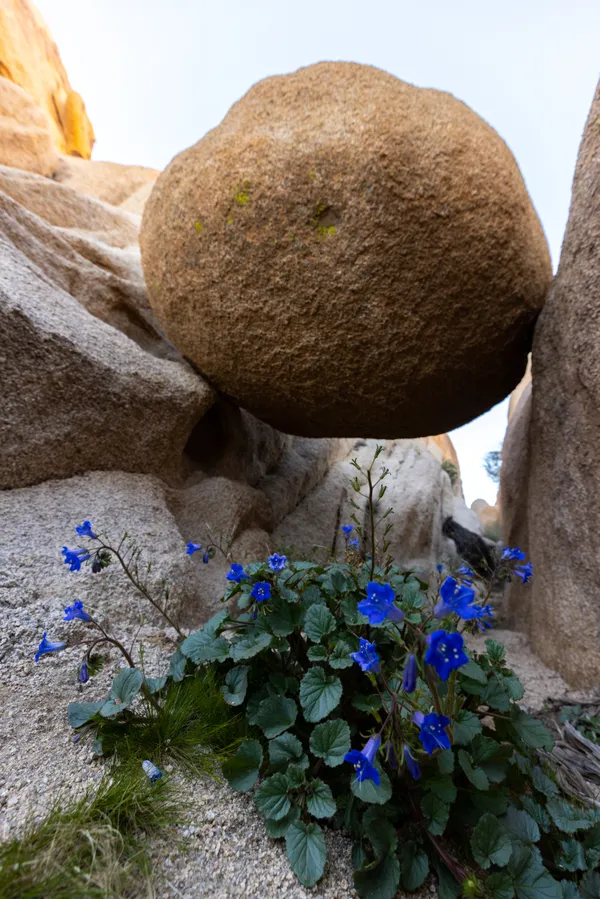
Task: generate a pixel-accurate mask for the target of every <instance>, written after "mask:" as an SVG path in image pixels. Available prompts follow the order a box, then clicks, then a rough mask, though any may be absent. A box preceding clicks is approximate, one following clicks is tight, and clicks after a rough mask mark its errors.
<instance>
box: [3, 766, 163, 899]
mask: <svg viewBox="0 0 600 899" xmlns="http://www.w3.org/2000/svg"><path fill="white" fill-rule="evenodd" d="M179 817H180V803H179V801H178V797H177V796H176V794H175V791H174V788H173V787H172V785H171V784H170V783H169V781H168V780H167V779H161V780H159V781H157V782H156V783H155V784H151V783H150V781H149V780H148V779H147V777H146V776H145V774H143V772H142V771H141V769H140V766H139V765H138V764H137V763H136V764H135V766H134V765H132V764H129V765H113V766H111V768H110V771H109V772H107V774H106V776H105V779H104V780H103V782H102V783H101V785H100V787H99V788H98V790H97V791H96V792H92V791H89V792H88V793H87V794H86V795H85V796H84V797H83V799H81V800H79V801H78V802H76V803H72V804H67V803H64V802H61V800H60V799H59V800H57V801H56V802H55V804H54V806H53V807H52V809H51V810H50V812H49V813H48V815H47V816H46V817H45V818H44V820H43V821H42V822H40V823H35V822H31V823H30V824H29V825H28V826H27V827H26V829H25V832H24V833H23V834H22V836H21V837H19V838H17V839H13V840H11V841H10V842H8V843H5V844H3V845H1V846H0V897H2V899H96V897H98V899H113V897H114V899H116V897H121V899H122V897H143V896H147V897H150V896H152V895H153V888H152V883H151V879H150V878H151V873H152V864H151V860H150V856H149V855H148V853H147V851H146V850H145V848H144V845H143V843H142V842H141V839H140V837H141V835H142V834H144V833H146V834H149V833H152V832H156V831H158V830H159V829H162V828H164V827H167V826H169V825H172V824H175V823H176V822H177V821H178V820H179Z"/></svg>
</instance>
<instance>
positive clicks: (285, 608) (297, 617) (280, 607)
mask: <svg viewBox="0 0 600 899" xmlns="http://www.w3.org/2000/svg"><path fill="white" fill-rule="evenodd" d="M303 617H304V609H303V608H302V606H301V605H299V604H298V603H296V604H295V605H294V604H291V603H289V602H286V601H285V600H284V599H281V598H280V597H279V596H276V597H274V598H273V599H272V600H271V604H270V608H269V615H268V619H267V620H268V624H269V627H270V629H271V630H272V631H273V633H274V634H275V635H276V636H277V637H287V636H289V635H290V634H292V633H293V632H294V631H295V630H296V628H297V627H300V625H301V624H302V619H303Z"/></svg>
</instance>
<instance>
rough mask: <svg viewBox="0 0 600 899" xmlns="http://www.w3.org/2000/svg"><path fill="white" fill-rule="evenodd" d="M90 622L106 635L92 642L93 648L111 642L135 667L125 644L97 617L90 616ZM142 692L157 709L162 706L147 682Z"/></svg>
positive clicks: (131, 666) (133, 666) (131, 665)
mask: <svg viewBox="0 0 600 899" xmlns="http://www.w3.org/2000/svg"><path fill="white" fill-rule="evenodd" d="M90 624H93V625H94V627H97V628H98V630H99V631H100V633H101V634H103V635H104V637H103V638H102V639H101V640H96V642H95V643H94V644H92V648H93V647H94V646H96V645H97V644H98V643H104V642H106V643H111V644H112V645H113V646H114V647H116V649H118V650H119V651H120V652H121V653H122V655H123V657H124V658H125V661H126V662H127V664H128V666H129V667H130V668H135V662H134V661H133V659H132V658H131V656H130V654H129V653H128V652H127V650H126V649H125V647H124V646H123V644H122V643H120V642H119V640H117V639H116V637H110V636H109V635H108V634H107V633H106V631H105V630H104V628H103V627H102V625H101V624H100V623H99V622H98V621H96V619H95V618H92V617H91V616H90ZM89 652H90V650H88V653H89ZM142 693H143V694H144V696H145V697H146V699H147V700H148V702H150V703H151V704H152V705H153V706H154V708H155V709H157V710H158V709H159V708H160V706H159V704H158V702H157V701H156V699H155V698H154V696H153V695H152V693H151V692H150V690H149V689H148V687H147V686H146V684H142Z"/></svg>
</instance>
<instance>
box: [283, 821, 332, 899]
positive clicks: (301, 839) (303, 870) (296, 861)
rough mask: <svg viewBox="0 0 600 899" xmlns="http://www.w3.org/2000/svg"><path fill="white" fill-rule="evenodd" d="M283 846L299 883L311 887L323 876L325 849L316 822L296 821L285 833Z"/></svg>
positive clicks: (321, 834) (323, 839) (320, 831)
mask: <svg viewBox="0 0 600 899" xmlns="http://www.w3.org/2000/svg"><path fill="white" fill-rule="evenodd" d="M285 848H286V851H287V857H288V859H289V861H290V864H291V866H292V870H293V872H294V874H295V875H296V877H297V878H298V880H299V881H300V883H302V884H304V886H305V887H312V886H314V885H315V883H316V882H317V881H318V880H320V879H321V877H322V876H323V871H324V870H325V859H326V858H327V850H326V848H325V837H324V836H323V831H322V830H321V828H320V827H319V825H318V824H315V823H314V822H311V823H310V824H305V823H304V822H303V821H298V822H296V823H295V824H292V825H291V827H290V828H289V829H288V831H287V833H286V835H285Z"/></svg>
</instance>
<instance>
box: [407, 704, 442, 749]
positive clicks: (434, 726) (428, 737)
mask: <svg viewBox="0 0 600 899" xmlns="http://www.w3.org/2000/svg"><path fill="white" fill-rule="evenodd" d="M413 721H414V722H415V724H416V725H418V727H419V740H420V741H421V743H422V744H423V749H424V750H425V752H426V753H427V754H428V755H431V753H432V752H434V750H436V749H450V737H449V736H448V734H447V733H446V728H447V727H448V725H449V724H450V718H446V716H445V715H436V714H435V712H431V714H430V715H424V714H423V713H422V712H415V713H414V715H413Z"/></svg>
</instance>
